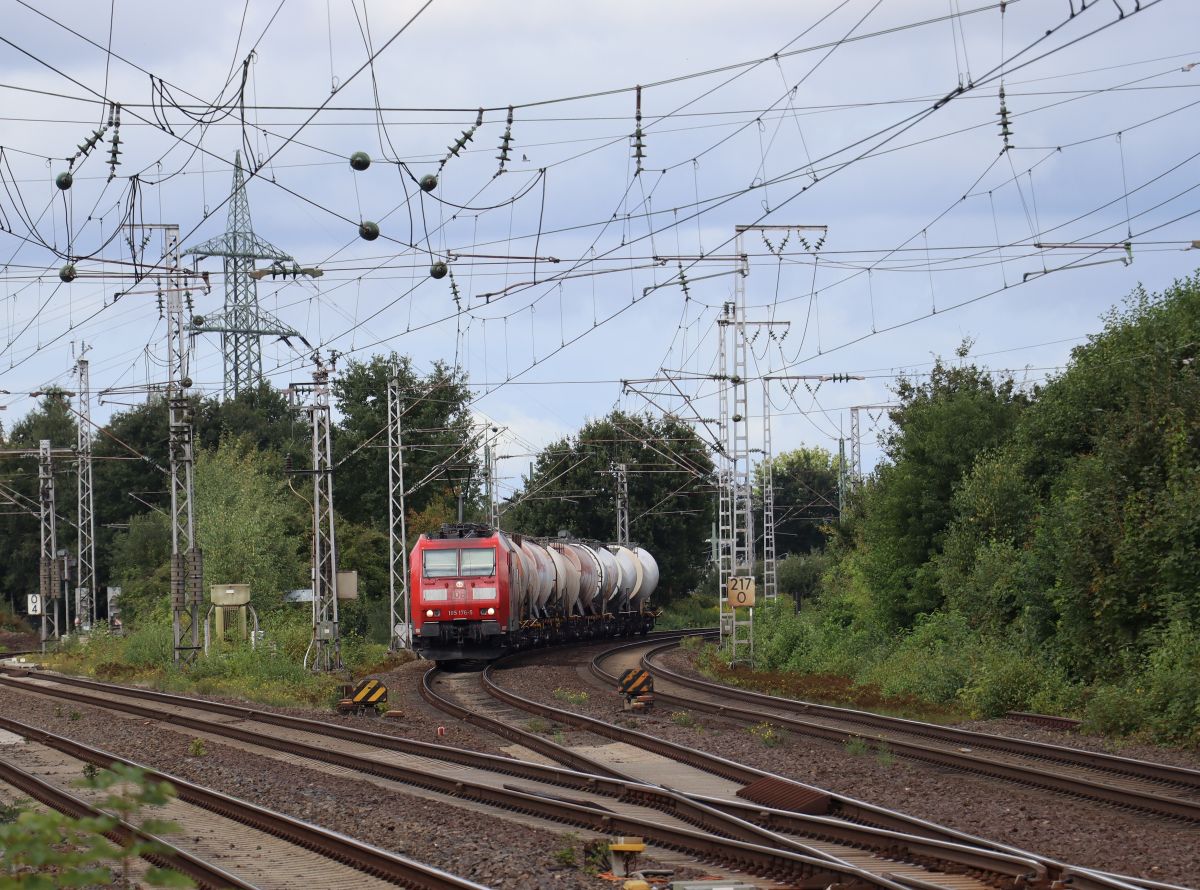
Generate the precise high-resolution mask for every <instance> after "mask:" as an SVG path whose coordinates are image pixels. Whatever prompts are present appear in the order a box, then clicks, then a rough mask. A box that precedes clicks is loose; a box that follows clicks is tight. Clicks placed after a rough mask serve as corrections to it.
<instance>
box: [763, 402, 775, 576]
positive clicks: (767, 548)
mask: <svg viewBox="0 0 1200 890" xmlns="http://www.w3.org/2000/svg"><path fill="white" fill-rule="evenodd" d="M762 450H763V459H762V502H763V596H764V597H765V598H766V599H768V600H773V599H775V597H776V596H778V595H779V576H778V572H777V571H776V563H775V451H774V446H773V445H772V442H771V381H769V380H763V446H762Z"/></svg>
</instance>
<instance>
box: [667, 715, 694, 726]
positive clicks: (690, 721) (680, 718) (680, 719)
mask: <svg viewBox="0 0 1200 890" xmlns="http://www.w3.org/2000/svg"><path fill="white" fill-rule="evenodd" d="M671 722H672V723H674V724H675V725H676V726H695V725H696V718H695V717H693V716H692V712H691V711H672V712H671Z"/></svg>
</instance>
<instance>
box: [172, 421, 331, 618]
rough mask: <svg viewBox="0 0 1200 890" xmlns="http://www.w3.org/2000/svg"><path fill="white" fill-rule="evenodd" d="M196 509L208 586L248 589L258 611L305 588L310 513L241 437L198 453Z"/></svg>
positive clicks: (266, 456) (268, 457) (272, 463)
mask: <svg viewBox="0 0 1200 890" xmlns="http://www.w3.org/2000/svg"><path fill="white" fill-rule="evenodd" d="M194 509H195V518H196V536H197V542H198V544H199V546H200V547H201V548H202V549H203V551H204V576H205V579H206V583H212V584H234V583H236V584H249V585H250V591H251V596H252V597H253V602H254V606H255V608H256V609H257V610H258V611H259V612H260V613H261V612H263V611H270V610H272V609H277V608H279V607H280V606H281V605H282V603H283V592H284V591H286V590H290V589H292V588H295V587H296V586H298V585H300V584H301V583H303V581H304V579H305V577H306V574H307V566H308V562H309V556H308V554H309V539H310V537H311V536H310V534H309V533H308V527H309V522H310V520H309V515H310V514H309V508H308V507H307V505H306V503H305V501H304V499H303V498H302V497H301V496H298V495H297V494H296V493H294V492H293V491H291V490H289V487H288V484H287V482H285V481H284V480H283V479H282V478H281V477H280V475H279V473H278V466H277V464H276V460H275V456H274V455H272V454H271V453H269V452H267V453H264V452H261V451H259V450H257V449H256V448H255V447H254V443H252V442H250V441H245V440H241V439H227V440H225V441H224V442H222V443H221V444H220V445H219V446H218V447H217V448H216V449H215V450H209V451H202V452H200V455H199V457H198V459H197V461H196V501H195V508H194Z"/></svg>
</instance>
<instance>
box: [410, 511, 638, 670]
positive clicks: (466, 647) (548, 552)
mask: <svg viewBox="0 0 1200 890" xmlns="http://www.w3.org/2000/svg"><path fill="white" fill-rule="evenodd" d="M657 586H658V564H657V563H656V562H655V561H654V557H653V556H651V555H650V554H649V553H648V552H647V551H646V550H643V549H642V548H640V547H624V546H620V545H615V544H613V545H603V544H598V543H593V542H583V541H575V540H570V539H566V538H553V539H548V540H546V539H537V540H535V539H534V538H530V537H526V536H524V535H519V534H512V533H509V532H503V531H499V530H498V529H493V528H491V527H489V526H486V525H443V526H442V528H441V529H440V530H439V531H437V532H434V533H431V534H424V535H421V537H420V538H419V539H418V540H417V543H416V546H414V547H413V549H412V553H411V555H410V557H409V588H408V589H409V591H410V593H411V596H412V623H413V637H412V639H413V646H414V648H415V649H416V651H417V652H419V653H420V654H421V655H422V656H424V657H425V658H429V659H433V660H436V661H463V660H488V659H493V658H499V657H500V656H501V655H505V654H507V653H509V652H512V651H514V650H517V649H522V648H526V647H530V646H539V645H544V644H547V643H556V642H566V641H570V640H587V639H603V638H608V637H621V636H630V635H633V634H644V633H647V632H648V631H650V630H651V629H653V627H654V619H655V617H656V616H657V613H656V612H655V611H653V610H652V609H651V608H650V604H649V601H650V595H651V594H652V593H653V592H654V589H655V588H656V587H657Z"/></svg>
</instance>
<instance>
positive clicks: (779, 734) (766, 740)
mask: <svg viewBox="0 0 1200 890" xmlns="http://www.w3.org/2000/svg"><path fill="white" fill-rule="evenodd" d="M748 731H749V733H750V735H752V736H754V737H755V738H756V739H758V740H759V741H760V742H762V743H763V745H765V746H766V747H768V748H774V747H776V746H778V745H781V744H782V743H783V740H784V734H783V730H782V729H780V728H779V727H778V726H774V725H773V724H770V723H766V722H763V723H756V724H755V725H754V726H751V727H748Z"/></svg>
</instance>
